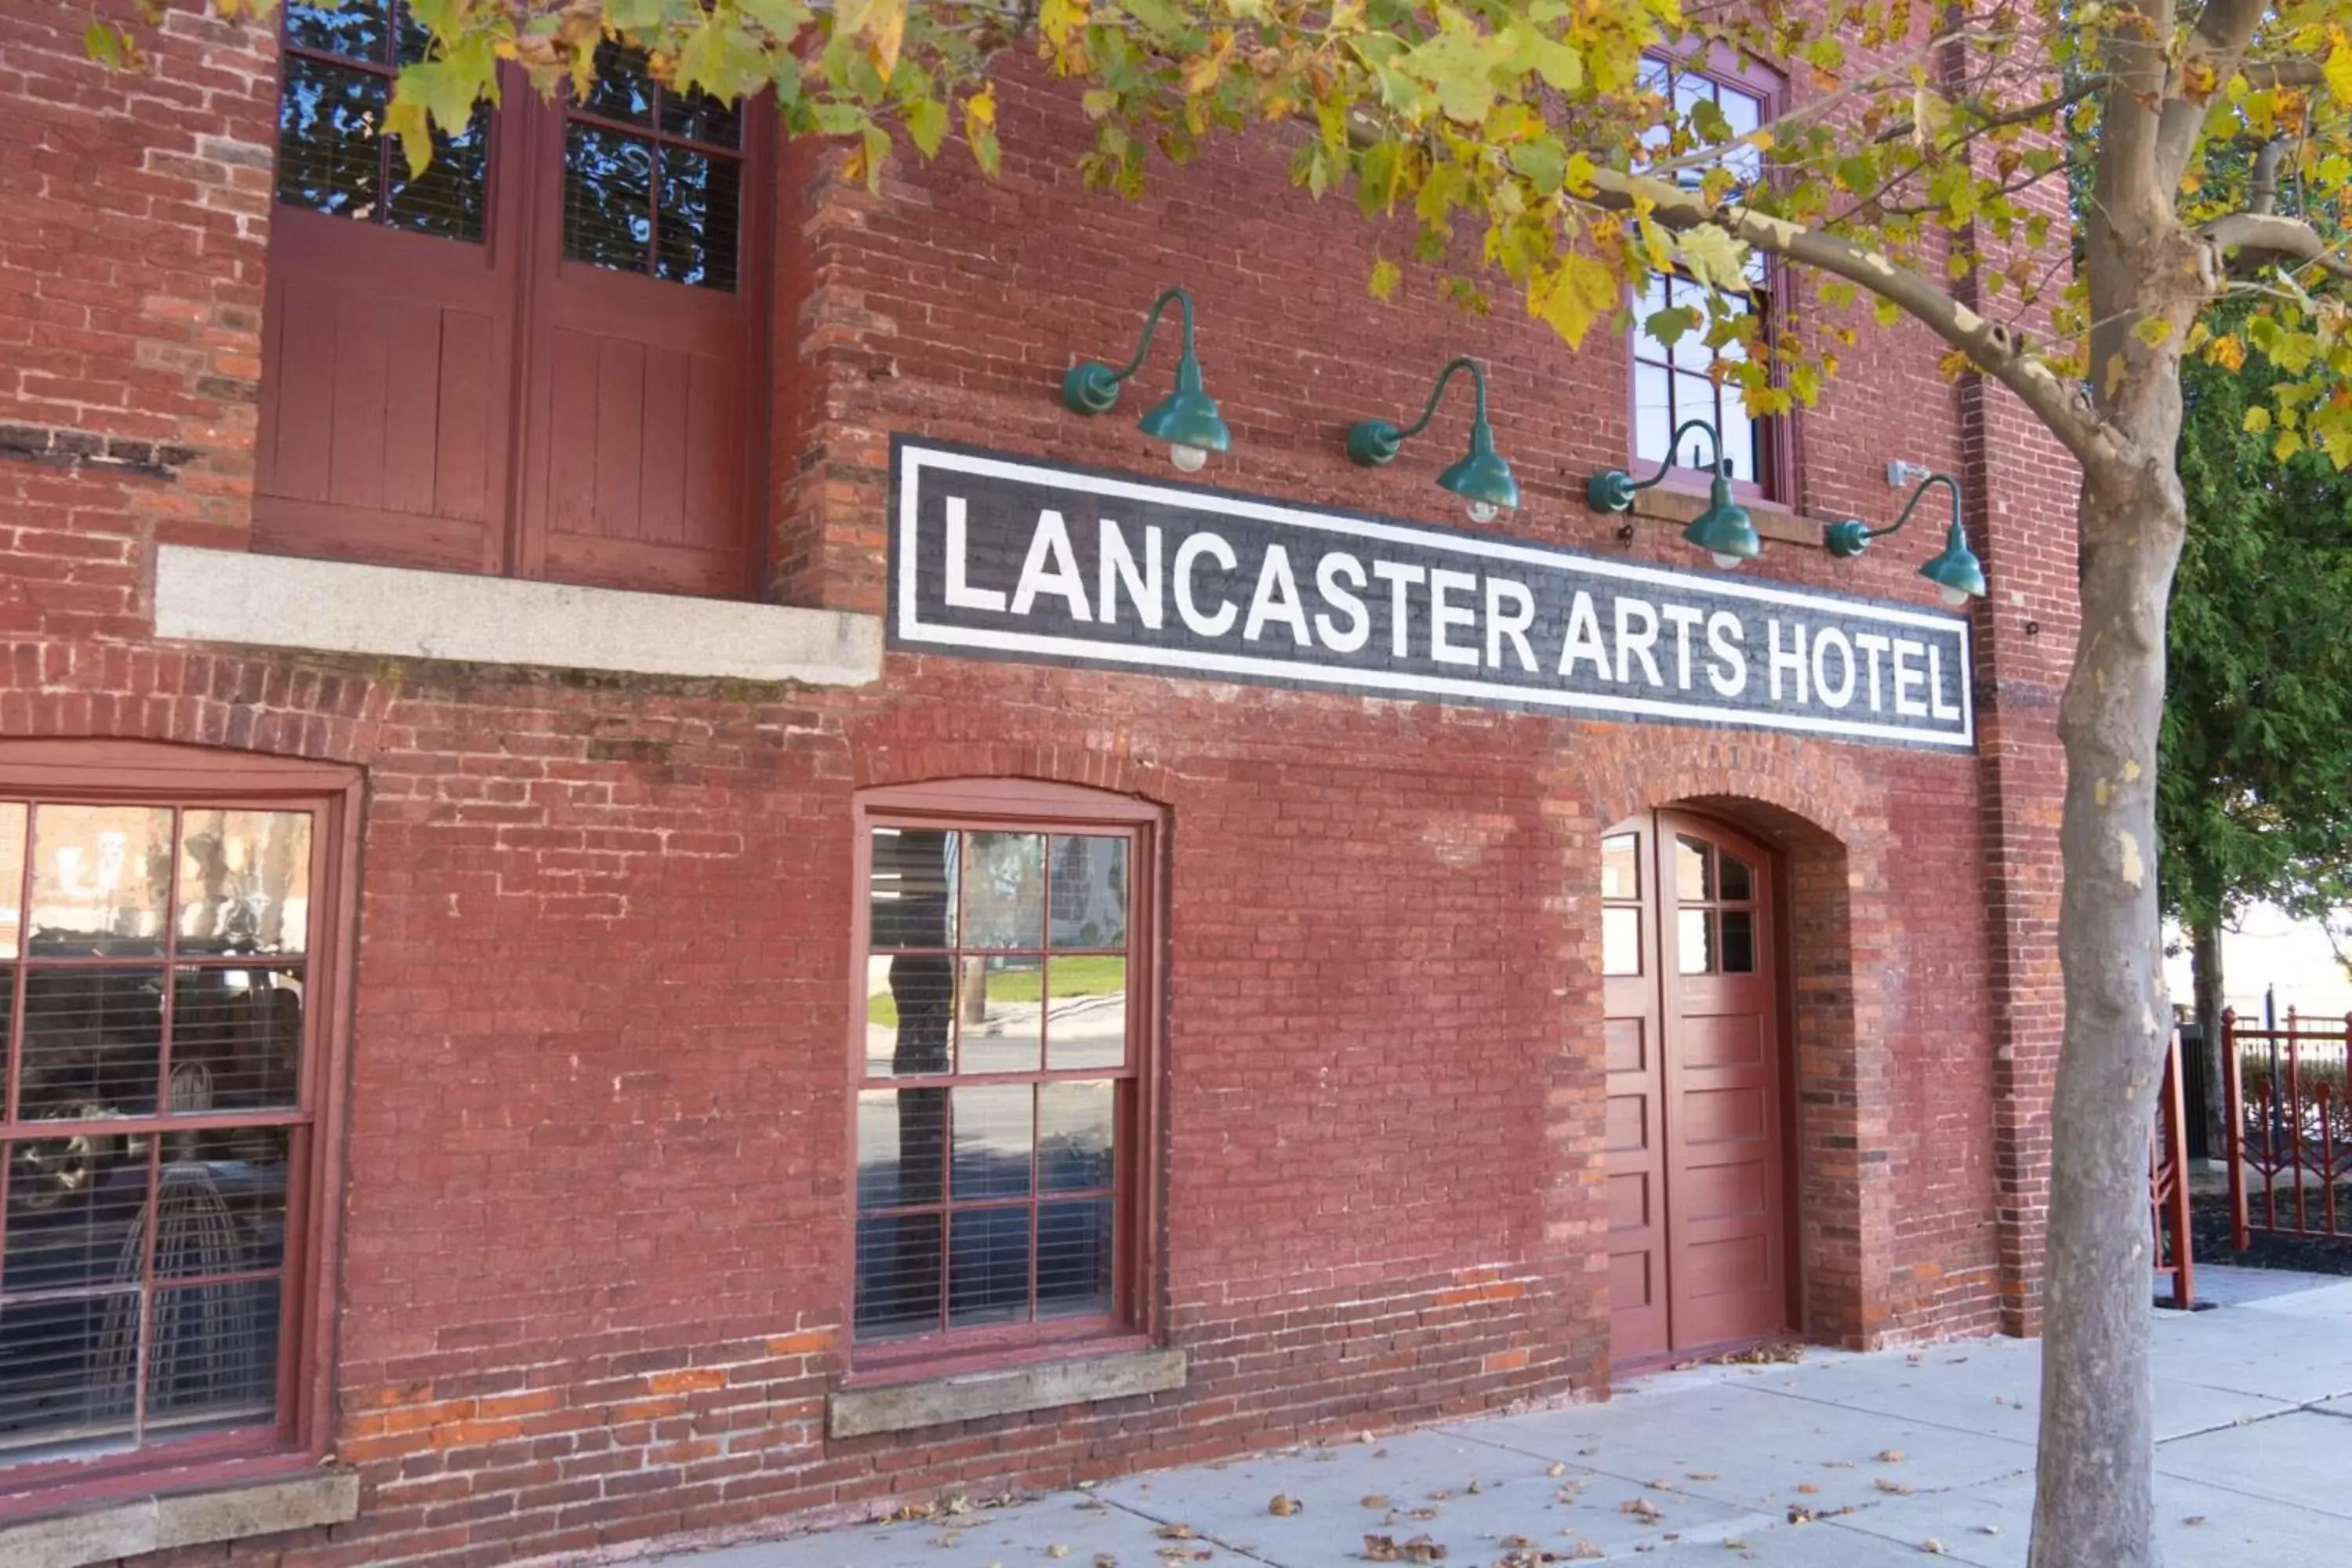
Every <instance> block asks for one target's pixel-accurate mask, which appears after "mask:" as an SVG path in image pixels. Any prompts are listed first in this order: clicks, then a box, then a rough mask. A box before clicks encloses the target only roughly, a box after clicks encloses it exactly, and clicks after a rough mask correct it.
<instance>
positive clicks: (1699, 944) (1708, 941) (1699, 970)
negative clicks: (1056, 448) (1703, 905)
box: [1675, 910, 1716, 974]
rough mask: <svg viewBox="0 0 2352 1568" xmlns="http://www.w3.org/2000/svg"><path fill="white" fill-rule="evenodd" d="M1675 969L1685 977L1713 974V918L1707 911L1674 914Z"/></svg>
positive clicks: (1688, 911) (1714, 970)
mask: <svg viewBox="0 0 2352 1568" xmlns="http://www.w3.org/2000/svg"><path fill="white" fill-rule="evenodd" d="M1675 969H1676V971H1677V972H1679V973H1684V974H1712V973H1715V972H1716V964H1715V915H1714V913H1713V912H1712V911H1711V910H1676V911H1675Z"/></svg>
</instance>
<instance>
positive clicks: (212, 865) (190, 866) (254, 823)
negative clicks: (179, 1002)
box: [179, 811, 310, 954]
mask: <svg viewBox="0 0 2352 1568" xmlns="http://www.w3.org/2000/svg"><path fill="white" fill-rule="evenodd" d="M309 925H310V813H308V812H301V811H188V812H184V813H183V814H182V816H181V819H180V910H179V947H180V951H181V952H184V953H191V954H194V953H207V952H302V951H303V950H304V948H305V946H306V945H307V943H306V942H305V940H304V939H305V937H306V936H307V935H308V932H309Z"/></svg>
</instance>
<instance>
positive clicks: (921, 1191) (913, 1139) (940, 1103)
mask: <svg viewBox="0 0 2352 1568" xmlns="http://www.w3.org/2000/svg"><path fill="white" fill-rule="evenodd" d="M947 1142H948V1091H947V1090H946V1089H866V1091H864V1092H863V1093H861V1094H860V1095H858V1097H857V1206H858V1207H859V1208H862V1209H892V1208H911V1207H913V1206H914V1205H918V1204H935V1203H937V1202H939V1201H940V1186H941V1179H942V1177H943V1176H944V1174H945V1172H946V1166H947Z"/></svg>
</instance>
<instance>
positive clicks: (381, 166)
mask: <svg viewBox="0 0 2352 1568" xmlns="http://www.w3.org/2000/svg"><path fill="white" fill-rule="evenodd" d="M428 42H429V38H428V36H427V35H426V33H425V29H424V28H423V27H422V26H419V25H418V24H417V23H416V21H415V19H414V18H413V17H412V16H409V14H408V6H407V5H406V4H405V0H346V3H345V4H343V5H340V6H336V7H333V8H329V7H327V6H325V5H319V4H317V3H316V0H288V3H287V5H286V21H285V58H284V66H283V71H284V81H283V87H282V89H281V91H280V93H279V95H278V200H279V201H281V202H284V203H285V204H287V205H289V206H299V207H308V208H310V210H312V211H314V212H322V213H332V214H335V215H337V216H342V217H350V218H356V219H359V220H361V221H362V222H366V223H379V224H383V225H384V226H386V227H390V228H396V229H404V230H407V231H409V232H411V233H415V234H427V235H433V236H436V237H439V238H443V239H459V240H467V241H473V242H479V241H480V240H481V238H482V233H483V226H484V222H485V218H486V216H487V214H488V174H489V140H490V138H489V114H488V110H486V109H484V108H481V107H479V106H477V108H476V110H475V112H474V118H473V121H472V122H471V123H470V124H468V125H467V127H466V129H465V130H464V131H462V132H458V133H457V134H456V135H454V136H452V135H447V134H445V133H443V132H440V131H438V130H436V132H434V134H433V143H434V145H433V161H432V163H429V164H428V165H426V167H425V173H424V174H422V175H418V176H415V177H412V176H411V175H410V174H409V171H408V160H407V158H406V156H405V155H404V154H403V153H401V151H400V147H399V143H398V142H396V141H395V140H394V139H392V138H389V137H386V136H384V135H383V118H384V111H385V110H386V109H387V108H388V107H389V106H390V104H391V102H392V82H393V76H394V72H396V71H397V70H398V68H400V67H401V66H402V65H404V64H407V63H409V62H410V61H413V60H416V59H421V58H424V51H425V47H426V45H427V43H428Z"/></svg>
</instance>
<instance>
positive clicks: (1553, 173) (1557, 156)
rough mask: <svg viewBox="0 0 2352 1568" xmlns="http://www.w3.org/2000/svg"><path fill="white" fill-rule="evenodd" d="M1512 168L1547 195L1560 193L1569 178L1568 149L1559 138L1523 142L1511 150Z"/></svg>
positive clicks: (1551, 137)
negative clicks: (1562, 185) (1561, 186)
mask: <svg viewBox="0 0 2352 1568" xmlns="http://www.w3.org/2000/svg"><path fill="white" fill-rule="evenodd" d="M1511 167H1512V168H1514V169H1517V171H1518V172H1519V173H1520V174H1522V175H1524V176H1526V178H1527V181H1528V184H1531V185H1533V186H1535V188H1536V189H1537V190H1538V191H1541V192H1542V193H1543V194H1544V195H1548V196H1549V195H1555V194H1557V193H1558V192H1559V188H1560V185H1561V184H1563V183H1564V182H1565V181H1566V180H1567V178H1568V149H1567V148H1565V147H1563V146H1561V145H1560V143H1559V137H1557V136H1545V137H1540V138H1538V140H1536V141H1533V142H1519V143H1517V145H1516V146H1514V147H1513V148H1512V149H1511Z"/></svg>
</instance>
